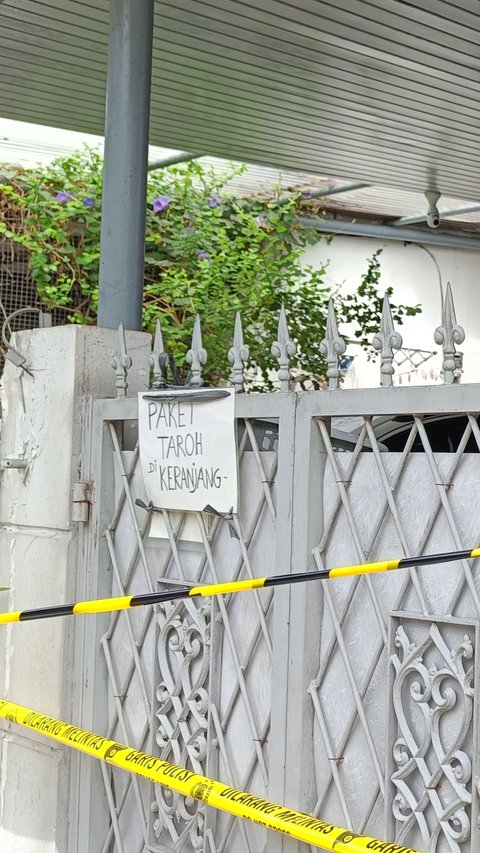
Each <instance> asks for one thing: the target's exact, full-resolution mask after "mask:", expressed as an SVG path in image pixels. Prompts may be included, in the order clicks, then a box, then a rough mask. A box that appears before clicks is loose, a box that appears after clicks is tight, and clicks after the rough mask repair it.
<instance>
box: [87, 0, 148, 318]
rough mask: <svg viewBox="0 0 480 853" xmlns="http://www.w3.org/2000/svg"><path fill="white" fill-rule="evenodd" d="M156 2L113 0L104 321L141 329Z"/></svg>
mask: <svg viewBox="0 0 480 853" xmlns="http://www.w3.org/2000/svg"><path fill="white" fill-rule="evenodd" d="M153 10H154V0H111V2H110V38H109V46H108V77H107V104H106V120H105V161H104V185H103V201H102V230H101V242H100V288H99V306H98V325H99V326H107V327H109V328H116V327H117V326H118V324H119V323H120V322H122V323H123V325H124V326H125V328H126V329H141V327H142V303H143V284H144V260H145V259H144V254H145V212H146V186H147V164H148V130H149V113H150V83H151V70H152V43H153V14H154V13H153Z"/></svg>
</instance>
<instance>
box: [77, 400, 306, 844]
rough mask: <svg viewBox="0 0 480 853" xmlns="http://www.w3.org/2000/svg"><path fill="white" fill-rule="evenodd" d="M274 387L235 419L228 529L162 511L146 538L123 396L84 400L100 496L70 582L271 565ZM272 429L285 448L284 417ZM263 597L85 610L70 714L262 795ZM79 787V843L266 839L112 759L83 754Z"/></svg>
mask: <svg viewBox="0 0 480 853" xmlns="http://www.w3.org/2000/svg"><path fill="white" fill-rule="evenodd" d="M276 399H277V401H278V402H276V403H274V405H273V407H271V409H272V411H273V413H274V417H273V419H272V420H271V421H268V422H263V421H260V420H259V419H258V417H254V416H253V417H244V418H241V419H240V420H239V424H238V427H239V428H238V442H239V475H240V503H239V512H238V516H236V517H235V521H234V524H235V533H236V536H233V535H232V531H231V529H230V526H229V524H228V523H227V521H226V520H224V519H223V518H221V517H216V516H213V515H206V514H204V513H195V514H193V513H189V514H182V513H168V512H164V513H163V514H162V518H161V522H160V524H161V527H162V529H160V531H158V532H159V536H158V537H155V538H153V537H151V536H149V529H150V523H149V522H150V517H149V513H148V511H146V510H145V508H144V507H145V501H146V495H145V492H144V487H143V481H142V476H141V471H140V463H139V454H138V448H137V447H136V439H135V433H136V420H135V417H136V408H135V401H132V400H121V401H120V400H117V401H97V402H95V403H94V405H93V416H92V417H93V419H92V421H91V425H90V429H89V432H88V435H89V436H90V440H91V449H90V459H91V463H90V464H91V470H90V476H91V477H92V479H93V480H94V482H95V495H96V498H95V500H96V503H95V506H94V511H93V513H92V518H91V522H90V525H89V529H88V530H87V531H86V535H85V542H84V545H85V546H86V549H87V550H86V557H87V562H88V564H89V569H90V579H89V586H88V589H83V590H82V595H83V594H87V595H88V596H96V595H110V594H113V595H130V594H137V593H141V592H152V591H154V590H158V589H166V588H168V587H169V586H172V585H173V586H175V585H178V584H179V583H180V584H185V583H186V584H191V585H192V586H193V585H198V584H199V583H209V582H221V581H227V580H230V579H235V580H236V579H238V580H240V579H242V578H250V577H254V576H264V575H265V574H270V573H273V571H274V570H278V565H279V564H278V563H277V560H276V551H277V535H276V526H277V500H278V498H277V495H278V480H279V477H280V479H281V476H282V475H281V472H279V470H278V459H279V444H280V443H281V441H282V416H281V415H282V412H281V410H282V408H283V409H284V410H285V411H287V410H288V412H289V422H290V423H291V422H292V417H293V416H292V412H293V406H292V403H291V401H290V402H289V403H288V405H286V403H287V401H286V399H284V400H282V398H280V397H278V396H277V398H276ZM240 405H241V406H243V409H244V410H245V414H246V415H248V413H249V409H252V406H255V404H254V403H253V402H252V403H250V404H249V402H248V400H247V398H245V399H244V401H243V402H242V403H241V404H240ZM237 408H238V407H237ZM275 408H276V409H277V410H278V409H279V408H280V411H277V412H276V413H275ZM252 414H254V412H253V413H252ZM283 420H285V418H284V419H283ZM284 432H285V433H286V435H285V440H286V441H287V442H288V444H289V446H290V444H291V436H290V438H288V429H285V431H284ZM129 448H132V449H129ZM87 455H88V453H87V451H86V457H87ZM287 462H288V464H287V465H286V466H285V473H286V474H287V473H288V471H289V470H290V469H291V460H287ZM284 491H285V493H286V494H288V489H285V490H284ZM137 499H140V500H141V501H143V502H144V503H143V507H142V506H139V505H137V504H136V500H137ZM284 541H285V530H283V531H282V535H281V537H280V542H281V543H282V542H284ZM288 554H289V549H288V547H287V548H286V550H285V556H284V557H282V558H281V560H280V562H282V560H283V562H284V564H285V566H286V565H287V564H288ZM95 567H96V569H95ZM283 568H284V570H288V568H285V567H283ZM272 601H273V591H271V590H265V591H262V592H257V591H255V592H253V593H249V594H244V595H231V596H221V597H218V598H215V599H210V598H206V599H191V600H187V601H185V602H172V603H166V604H163V605H159V606H158V607H157V608H150V607H142V608H136V609H133V610H127V611H123V612H117V613H113V614H111V616H110V617H108V618H105V619H104V620H102V619H101V618H99V619H96V620H95V621H93V620H92V621H91V622H90V624H89V625H88V626H87V625H85V623H84V624H83V626H82V629H81V630H82V631H83V636H82V637H79V640H78V645H79V649H81V661H82V663H80V666H81V667H82V674H81V677H82V687H81V689H80V687H79V703H80V705H81V717H82V722H83V723H84V724H85V725H86V724H87V723H89V724H90V725H91V726H92V727H93V728H94V729H95V730H96V731H101V732H104V733H106V734H107V735H108V737H110V738H112V739H114V740H116V741H119V742H124V743H127V744H129V745H132V746H134V747H135V748H138V749H142V750H144V751H146V752H151V753H153V754H155V755H160V756H161V757H162V758H166V759H168V760H169V761H171V762H172V763H175V764H178V765H181V766H186V767H188V768H191V769H193V770H195V771H197V772H199V773H202V774H204V775H207V776H212V777H215V778H220V779H221V780H222V781H224V782H226V783H228V784H232V785H234V786H236V787H238V788H241V789H246V790H251V791H254V792H255V793H256V794H259V795H260V796H266V795H267V793H268V787H269V740H270V709H271V671H272V648H273V606H272ZM279 675H280V673H278V672H277V678H278V676H279ZM78 787H79V795H78V799H79V806H78V811H79V820H78V824H79V828H78V838H77V842H76V843H77V848H78V849H79V850H80V849H83V850H85V849H88V850H89V851H91V853H97V851H98V853H107V851H108V853H114V851H115V853H116V851H123V853H136V851H138V853H141V851H144V850H148V851H152V853H165V851H172V853H173V851H179V853H180V851H181V853H195V851H197V853H198V851H205V853H207V851H208V853H210V851H211V853H213V852H214V851H215V853H217V851H218V853H221V851H227V850H228V851H231V850H235V851H238V853H244V851H245V853H253V851H262V850H264V849H265V844H266V832H265V831H264V830H263V829H262V828H261V827H257V826H255V825H253V824H248V825H246V824H245V823H244V822H241V821H238V820H237V819H234V818H232V817H230V816H228V815H226V814H224V813H218V814H216V813H214V811H213V810H212V809H206V808H205V807H204V806H203V805H201V804H200V803H198V802H197V801H194V800H188V799H185V798H184V797H181V796H179V795H177V794H175V793H172V792H171V791H168V790H166V789H162V788H160V787H158V786H150V785H149V784H147V783H146V782H144V781H143V780H139V779H138V778H137V777H135V776H129V775H127V774H125V773H122V772H121V771H118V770H117V769H113V768H111V767H110V766H108V765H103V766H99V767H94V766H93V767H92V766H91V763H90V764H88V763H87V762H84V761H83V760H80V766H79V783H78ZM87 789H88V790H87ZM88 791H89V793H88ZM87 800H88V802H87ZM82 845H84V846H83V847H82Z"/></svg>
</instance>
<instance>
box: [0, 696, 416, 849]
mask: <svg viewBox="0 0 480 853" xmlns="http://www.w3.org/2000/svg"><path fill="white" fill-rule="evenodd" d="M0 717H3V718H4V719H6V720H8V721H9V722H12V723H16V724H17V725H19V726H26V727H27V728H28V729H31V730H33V731H35V732H39V733H40V734H42V735H45V736H46V737H49V738H52V740H55V741H58V742H59V743H62V744H64V745H65V746H69V747H72V748H73V749H77V750H79V751H80V752H84V753H86V754H87V755H90V756H93V758H97V759H99V760H100V761H107V762H108V763H109V764H113V765H114V766H115V767H120V768H121V769H122V770H128V771H129V772H130V773H136V774H137V775H138V776H143V777H144V778H145V779H150V780H151V781H152V782H155V783H156V784H157V785H163V786H164V787H165V788H170V789H171V790H173V791H178V793H179V794H183V796H185V797H192V798H193V799H195V800H200V801H201V802H204V803H207V805H209V806H212V807H213V808H215V809H221V810H222V811H225V812H228V813H229V814H232V815H235V816H236V817H240V818H244V819H245V820H250V821H253V822H254V823H256V824H261V825H262V826H265V827H267V829H271V830H274V831H275V832H281V833H283V834H285V835H288V836H289V837H290V838H295V839H298V840H299V841H304V842H306V843H307V844H312V845H313V846H314V847H320V848H321V849H322V850H329V851H332V853H374V851H381V853H419V851H416V850H413V849H412V848H411V847H405V846H404V845H402V844H390V843H389V842H387V841H379V840H378V839H376V838H372V837H371V836H367V835H357V834H356V833H354V832H351V831H350V830H347V829H342V828H341V827H338V826H333V825H332V824H330V823H326V822H325V821H323V820H320V819H319V818H315V817H311V816H310V815H307V814H303V813H302V812H297V811H295V810H294V809H289V808H287V807H286V806H280V805H277V804H276V803H270V802H268V801H267V800H263V799H261V797H256V796H254V795H253V794H247V793H246V792H245V791H239V790H237V789H236V788H232V787H230V786H229V785H224V784H222V782H216V781H215V780H214V779H208V778H207V777H206V776H200V775H199V774H198V773H193V772H192V771H191V770H186V769H185V768H183V767H177V766H176V765H175V764H170V763H169V762H168V761H164V760H163V759H161V758H155V757H154V756H153V755H148V754H147V753H144V752H138V751H137V750H136V749H131V748H130V747H129V746H125V745H124V744H122V743H116V742H115V741H112V740H107V738H104V737H101V736H99V735H95V734H92V732H89V731H86V730H85V729H80V728H78V727H77V726H72V725H70V724H69V723H63V722H62V721H61V720H57V719H55V718H54V717H46V716H44V715H43V714H38V713H37V712H36V711H31V710H30V709H29V708H24V707H22V706H21V705H15V704H14V703H13V702H7V701H3V700H0Z"/></svg>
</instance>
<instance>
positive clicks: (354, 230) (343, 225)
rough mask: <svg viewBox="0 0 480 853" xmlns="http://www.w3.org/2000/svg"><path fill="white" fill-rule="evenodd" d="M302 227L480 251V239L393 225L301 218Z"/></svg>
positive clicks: (326, 232) (331, 232)
mask: <svg viewBox="0 0 480 853" xmlns="http://www.w3.org/2000/svg"><path fill="white" fill-rule="evenodd" d="M299 221H300V223H301V224H302V225H305V226H307V227H309V228H315V230H316V231H319V232H322V233H324V234H343V235H349V236H352V237H373V238H375V239H381V240H401V241H402V242H404V243H420V244H430V245H435V246H454V247H455V248H457V249H476V250H477V251H478V250H480V238H478V239H477V238H476V237H457V236H456V235H455V234H438V233H436V232H435V231H420V230H418V229H417V230H415V229H409V228H392V226H391V225H375V224H372V223H367V222H365V223H363V222H344V221H342V220H339V219H320V218H319V217H312V218H308V217H304V216H302V217H300V218H299Z"/></svg>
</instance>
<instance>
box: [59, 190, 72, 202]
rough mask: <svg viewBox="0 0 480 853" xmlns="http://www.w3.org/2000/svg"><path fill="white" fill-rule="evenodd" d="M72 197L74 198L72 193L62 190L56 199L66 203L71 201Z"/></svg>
mask: <svg viewBox="0 0 480 853" xmlns="http://www.w3.org/2000/svg"><path fill="white" fill-rule="evenodd" d="M71 198H73V195H72V193H68V192H64V191H63V190H61V191H60V192H59V193H57V194H56V196H55V201H58V203H59V204H66V203H67V201H70V199H71Z"/></svg>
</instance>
